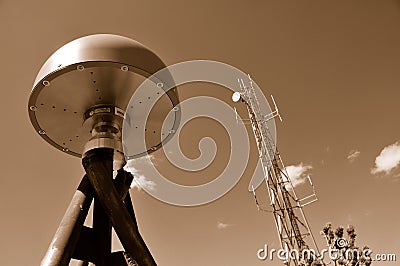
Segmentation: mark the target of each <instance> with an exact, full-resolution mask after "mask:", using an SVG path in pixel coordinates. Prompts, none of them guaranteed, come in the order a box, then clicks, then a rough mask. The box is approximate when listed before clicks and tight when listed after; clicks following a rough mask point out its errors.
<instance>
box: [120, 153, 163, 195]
mask: <svg viewBox="0 0 400 266" xmlns="http://www.w3.org/2000/svg"><path fill="white" fill-rule="evenodd" d="M152 159H153V155H147V156H144V157H140V158H138V159H133V160H129V161H128V163H127V164H126V166H125V167H124V169H125V170H126V171H128V172H131V173H132V175H133V176H134V179H133V181H132V184H131V188H137V189H139V190H141V189H142V188H146V189H148V190H155V189H156V183H154V182H153V181H151V180H149V179H148V178H147V177H146V176H145V175H143V174H141V173H140V171H139V170H138V169H139V168H140V165H143V164H150V163H153V161H152Z"/></svg>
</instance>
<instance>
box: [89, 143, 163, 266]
mask: <svg viewBox="0 0 400 266" xmlns="http://www.w3.org/2000/svg"><path fill="white" fill-rule="evenodd" d="M113 154H114V150H113V149H107V148H99V149H94V150H91V151H89V152H88V153H87V154H86V156H85V157H84V158H83V159H82V164H83V167H84V168H85V171H86V174H87V175H88V178H89V180H90V183H91V184H92V187H93V189H94V191H95V194H96V197H97V199H98V200H99V201H100V202H101V204H102V206H103V209H104V211H105V213H106V214H107V216H108V218H109V219H110V222H111V224H112V226H113V227H114V229H115V232H116V233H117V236H118V238H119V239H120V241H121V244H122V245H123V247H124V248H125V250H126V252H127V253H128V254H130V255H131V256H132V257H133V258H134V260H135V261H136V262H137V264H138V265H139V266H155V265H157V264H156V262H155V261H154V259H153V257H152V255H151V253H150V251H149V249H148V248H147V246H146V245H145V243H144V241H143V239H142V238H141V236H140V234H139V230H138V228H137V224H136V221H135V220H134V219H133V218H132V216H131V214H130V213H129V211H128V210H127V208H126V206H125V205H124V203H123V201H122V200H121V198H120V195H119V194H118V191H117V190H116V188H115V186H114V185H113V179H112V161H113Z"/></svg>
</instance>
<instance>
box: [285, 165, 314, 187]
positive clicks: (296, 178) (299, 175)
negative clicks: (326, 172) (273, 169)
mask: <svg viewBox="0 0 400 266" xmlns="http://www.w3.org/2000/svg"><path fill="white" fill-rule="evenodd" d="M310 169H312V166H311V165H303V163H300V164H298V165H289V166H286V171H287V173H288V175H289V178H290V180H291V181H292V185H293V187H296V186H298V185H300V184H302V183H304V182H305V181H306V180H307V175H306V174H305V173H306V172H307V171H308V170H310Z"/></svg>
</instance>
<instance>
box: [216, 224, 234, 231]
mask: <svg viewBox="0 0 400 266" xmlns="http://www.w3.org/2000/svg"><path fill="white" fill-rule="evenodd" d="M231 226H233V224H226V223H222V222H218V223H217V228H218V229H219V230H223V229H226V228H228V227H231Z"/></svg>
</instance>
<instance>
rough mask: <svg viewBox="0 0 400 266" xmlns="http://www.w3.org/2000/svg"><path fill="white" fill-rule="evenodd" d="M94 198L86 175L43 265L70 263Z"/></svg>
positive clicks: (53, 265) (57, 265)
mask: <svg viewBox="0 0 400 266" xmlns="http://www.w3.org/2000/svg"><path fill="white" fill-rule="evenodd" d="M92 199H93V194H92V188H91V187H90V183H89V180H88V178H87V176H84V177H83V179H82V181H81V184H80V185H79V187H78V189H77V191H76V192H75V194H74V196H73V198H72V200H71V203H70V205H69V206H68V209H67V211H66V212H65V214H64V217H63V218H62V221H61V223H60V226H59V227H58V230H57V232H56V234H55V235H54V238H53V240H52V242H51V244H50V247H49V249H48V250H47V252H46V255H45V257H44V258H43V260H42V263H41V265H42V266H64V265H69V262H70V259H71V256H72V253H73V250H74V249H75V246H76V243H77V242H78V239H79V235H80V232H81V229H82V227H83V223H84V222H85V218H86V216H87V213H88V211H89V208H90V204H91V202H92Z"/></svg>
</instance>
